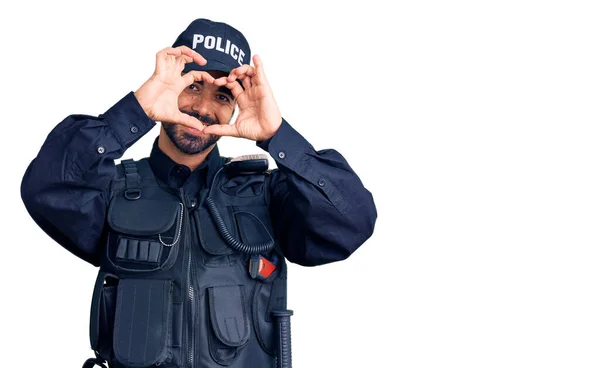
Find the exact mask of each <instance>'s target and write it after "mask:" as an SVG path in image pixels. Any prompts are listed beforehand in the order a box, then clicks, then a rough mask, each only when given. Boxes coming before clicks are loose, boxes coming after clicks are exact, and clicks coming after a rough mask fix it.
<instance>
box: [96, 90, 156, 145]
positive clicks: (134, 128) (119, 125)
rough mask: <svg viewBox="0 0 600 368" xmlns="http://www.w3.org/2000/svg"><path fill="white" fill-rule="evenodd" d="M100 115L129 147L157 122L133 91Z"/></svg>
mask: <svg viewBox="0 0 600 368" xmlns="http://www.w3.org/2000/svg"><path fill="white" fill-rule="evenodd" d="M98 117H100V118H103V119H104V120H105V121H106V122H107V124H108V125H109V126H110V127H111V128H112V130H113V131H114V133H115V136H116V137H117V138H118V139H119V141H121V143H122V144H123V146H125V147H127V148H129V147H130V146H131V145H132V144H133V143H135V142H136V141H137V140H138V139H140V138H141V137H142V136H143V135H144V134H146V133H148V132H149V131H150V130H151V129H152V128H153V127H154V126H155V125H156V122H155V121H154V120H152V119H150V118H149V117H148V115H147V114H146V112H145V111H144V109H142V106H141V105H140V103H139V101H138V100H137V98H136V97H135V95H134V94H133V91H130V92H129V93H128V94H127V95H125V97H123V98H122V99H121V100H119V102H117V103H116V104H114V105H113V106H112V107H111V108H110V109H108V110H107V111H106V112H105V113H104V114H100V115H99V116H98Z"/></svg>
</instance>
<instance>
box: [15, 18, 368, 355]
mask: <svg viewBox="0 0 600 368" xmlns="http://www.w3.org/2000/svg"><path fill="white" fill-rule="evenodd" d="M250 59H252V61H253V63H254V66H251V65H250V64H249V62H250ZM236 105H237V106H238V107H239V116H238V117H237V120H236V121H235V123H234V124H229V121H230V120H231V118H232V116H233V113H234V110H235V107H236ZM157 121H160V122H161V130H160V134H159V135H158V137H157V138H156V139H155V140H154V143H153V147H152V150H151V152H150V155H149V157H146V158H144V159H141V160H138V161H134V160H131V159H126V160H122V161H121V163H120V164H119V165H115V163H114V160H115V159H119V158H121V157H122V156H123V154H124V152H125V151H126V150H127V148H129V147H130V146H131V145H133V144H134V143H135V142H136V141H137V140H139V139H140V138H141V137H142V136H143V135H144V134H146V133H147V132H148V131H150V130H151V129H152V127H153V126H154V125H155V123H156V122H157ZM224 135H227V136H233V137H240V138H246V139H251V140H253V141H256V145H257V146H258V147H261V148H262V149H263V150H264V151H266V152H268V153H269V154H270V155H271V156H272V157H273V158H274V159H275V162H276V164H277V168H276V169H274V170H267V166H268V161H267V160H266V156H264V155H263V156H264V157H261V155H252V156H243V157H238V158H233V159H232V158H226V157H221V155H220V153H219V150H218V147H217V141H218V140H219V137H220V136H224ZM21 196H22V199H23V202H24V204H25V206H26V208H27V211H28V212H29V214H30V215H31V217H32V219H33V220H34V221H35V222H36V223H37V225H38V226H39V227H40V228H42V229H43V231H45V232H46V233H47V234H48V235H49V236H50V237H51V238H52V239H54V240H55V241H56V242H57V243H59V244H60V245H61V246H63V247H64V248H66V249H67V250H69V251H70V252H72V253H73V254H74V255H75V256H77V257H79V258H81V259H83V260H84V261H86V262H88V263H90V264H92V265H94V266H96V267H100V271H99V274H98V279H97V281H96V285H95V288H94V294H93V295H94V296H93V300H92V308H91V320H90V342H91V345H92V349H93V350H94V352H95V354H96V358H95V359H91V360H89V361H88V362H86V364H87V366H91V365H93V364H94V363H96V364H98V365H101V364H102V363H104V362H107V363H109V364H110V366H111V367H112V366H114V367H145V366H155V365H163V366H165V367H222V366H229V367H272V366H275V364H277V366H282V367H283V366H291V356H290V354H291V353H290V352H289V348H290V346H289V315H290V314H291V312H290V311H288V310H287V306H286V297H285V296H286V287H285V280H286V273H285V260H286V259H287V260H288V261H290V262H294V263H297V264H300V265H305V266H315V265H322V264H326V263H330V262H334V261H339V260H343V259H345V258H347V257H348V256H349V255H350V254H352V253H353V252H354V251H355V250H356V249H357V248H358V247H359V246H360V245H361V244H362V243H364V242H365V241H366V240H367V239H368V238H369V237H370V236H371V234H372V232H373V229H374V224H375V220H376V217H377V212H376V208H375V205H374V202H373V198H372V196H371V193H370V192H369V191H368V190H367V189H366V188H365V187H364V186H363V185H362V183H361V181H360V179H359V177H358V176H357V175H356V173H355V172H354V171H353V170H352V169H351V168H350V166H349V165H348V163H347V161H346V160H345V159H344V158H343V157H342V155H341V154H339V153H338V152H337V151H335V150H333V149H325V150H320V151H316V150H315V149H314V148H313V147H312V145H311V144H310V143H309V142H308V141H307V140H306V139H305V138H304V137H303V136H302V135H300V134H299V133H298V132H297V131H296V130H294V128H293V127H292V126H291V125H290V123H289V122H287V121H286V120H285V119H283V118H282V116H281V113H280V111H279V108H278V106H277V103H276V102H275V99H274V96H273V92H272V91H271V88H270V86H269V83H268V81H267V78H266V75H265V70H264V68H263V63H262V61H261V59H260V57H259V56H258V55H254V56H253V57H251V53H250V47H249V45H248V42H247V41H246V39H245V37H244V36H243V35H242V34H241V33H240V32H239V31H238V30H237V29H235V28H233V27H231V26H229V25H227V24H225V23H220V22H213V21H210V20H207V19H196V20H194V21H193V22H192V23H191V24H190V25H189V26H188V27H187V28H186V29H185V30H184V31H183V32H182V33H181V34H180V35H179V37H178V38H177V40H176V41H175V43H174V44H173V45H172V47H167V48H165V49H163V50H161V51H159V52H158V53H157V54H156V68H155V71H154V73H153V75H152V76H151V77H150V78H149V79H148V80H147V81H146V82H145V83H144V84H143V85H142V86H141V87H140V88H139V89H137V90H136V91H135V92H130V93H128V94H127V95H125V96H124V97H123V98H122V99H121V100H119V101H118V102H117V103H116V104H114V105H113V106H112V107H111V108H110V109H108V110H107V111H106V112H105V113H104V114H101V115H99V116H98V117H95V116H88V115H80V114H76V115H70V116H68V117H67V118H65V119H64V120H63V121H62V122H60V123H59V124H58V125H57V126H56V127H55V128H54V129H53V130H52V131H51V132H50V134H49V135H48V137H47V139H46V140H45V142H44V144H43V145H42V147H41V149H40V151H39V153H38V155H37V156H36V157H35V158H34V159H33V160H32V161H31V163H30V165H29V166H28V168H27V170H26V172H25V174H24V177H23V180H22V183H21Z"/></svg>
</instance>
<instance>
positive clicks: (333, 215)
mask: <svg viewBox="0 0 600 368" xmlns="http://www.w3.org/2000/svg"><path fill="white" fill-rule="evenodd" d="M256 145H257V146H258V147H261V148H262V149H263V150H265V151H267V152H269V154H270V155H271V156H272V157H273V158H274V159H275V162H276V164H277V169H274V170H272V171H271V175H270V177H269V178H270V179H269V193H270V195H271V205H270V209H269V210H270V213H271V217H272V222H273V228H274V232H275V236H276V237H277V238H278V239H279V242H280V244H281V245H282V248H283V252H284V254H285V256H286V258H287V259H288V260H289V261H290V262H293V263H297V264H300V265H304V266H315V265H321V264H325V263H330V262H334V261H339V260H343V259H346V258H347V257H349V256H350V255H351V254H352V253H353V252H354V251H355V250H356V249H357V248H358V247H359V246H360V245H362V244H363V243H364V242H365V241H366V240H367V239H368V238H369V237H370V236H371V235H372V234H373V230H374V227H375V220H376V218H377V210H376V208H375V203H374V201H373V196H372V195H371V192H369V191H368V190H367V189H366V188H365V187H364V186H363V184H362V182H361V180H360V179H359V177H358V176H357V175H356V173H355V172H354V171H353V170H352V168H351V167H350V165H349V164H348V162H346V160H345V159H344V157H343V156H342V155H341V154H340V153H339V152H337V151H335V150H333V149H324V150H320V151H315V149H314V148H313V147H312V145H311V144H310V143H309V142H308V141H307V140H306V139H305V138H304V137H302V135H300V134H299V133H298V132H297V131H296V130H295V129H294V128H292V126H291V125H290V124H289V123H288V122H287V121H286V120H285V119H283V120H282V124H281V126H280V127H279V129H278V130H277V132H276V133H275V135H274V136H273V137H271V138H269V139H268V140H265V141H263V142H257V143H256Z"/></svg>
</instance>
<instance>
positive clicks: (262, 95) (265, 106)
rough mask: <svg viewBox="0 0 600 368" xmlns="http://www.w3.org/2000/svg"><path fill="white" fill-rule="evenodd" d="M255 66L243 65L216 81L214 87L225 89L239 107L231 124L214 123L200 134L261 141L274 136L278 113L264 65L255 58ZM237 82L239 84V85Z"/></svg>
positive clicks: (277, 124)
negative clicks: (240, 82)
mask: <svg viewBox="0 0 600 368" xmlns="http://www.w3.org/2000/svg"><path fill="white" fill-rule="evenodd" d="M252 60H253V61H254V65H255V66H254V67H253V66H251V65H249V64H244V65H242V66H239V67H237V68H235V69H233V70H232V71H231V72H230V73H229V76H227V77H221V78H217V79H215V81H214V84H215V85H216V86H226V87H227V88H229V89H230V90H231V92H232V93H233V97H234V98H235V99H236V100H237V104H238V106H239V109H240V110H239V114H238V117H237V119H236V121H235V123H234V124H215V125H210V126H207V127H205V128H204V130H203V133H206V134H215V135H228V136H232V137H241V138H247V139H251V140H253V141H264V140H267V139H269V138H271V137H272V136H273V135H275V132H276V131H277V129H278V128H279V126H280V125H281V121H282V118H281V112H280V111H279V107H278V106H277V103H276V102H275V98H274V97H273V92H272V91H271V87H270V86H269V83H268V82H267V78H266V76H265V71H264V69H263V64H262V61H261V59H260V57H259V56H258V55H254V56H253V58H252ZM236 79H240V80H241V81H242V84H243V86H244V88H242V86H240V84H239V83H238V82H237V80H236Z"/></svg>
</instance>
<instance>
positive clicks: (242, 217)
mask: <svg viewBox="0 0 600 368" xmlns="http://www.w3.org/2000/svg"><path fill="white" fill-rule="evenodd" d="M233 215H234V219H235V223H236V224H237V227H238V232H239V233H240V236H241V239H242V241H243V242H244V243H246V244H261V243H265V242H268V241H269V240H272V239H273V238H274V236H273V227H272V224H271V217H270V215H269V208H268V207H267V206H266V205H252V206H233Z"/></svg>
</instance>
